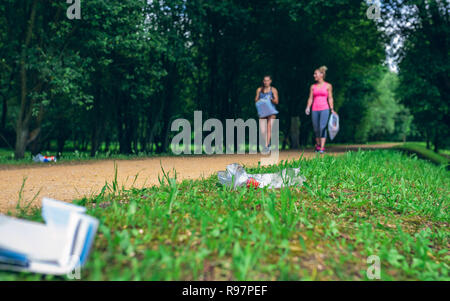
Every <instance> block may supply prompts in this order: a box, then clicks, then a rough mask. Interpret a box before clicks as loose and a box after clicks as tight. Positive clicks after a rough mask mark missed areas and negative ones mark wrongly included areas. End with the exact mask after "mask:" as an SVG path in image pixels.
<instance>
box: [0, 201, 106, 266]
mask: <svg viewBox="0 0 450 301" xmlns="http://www.w3.org/2000/svg"><path fill="white" fill-rule="evenodd" d="M85 212H86V209H85V208H83V207H80V206H75V205H73V204H68V203H64V202H60V201H57V200H52V199H49V198H44V199H43V200H42V217H43V218H44V220H45V224H42V223H36V222H30V221H25V220H21V219H17V218H13V217H8V216H4V215H0V269H6V270H13V271H28V272H34V273H42V274H54V275H64V274H68V273H70V272H72V271H73V270H74V269H75V268H77V267H80V266H82V265H84V264H85V263H86V260H87V256H88V254H89V251H90V249H91V246H92V243H93V241H94V237H95V233H96V232H97V227H98V220H97V219H95V218H93V217H90V216H88V215H85V214H84V213H85Z"/></svg>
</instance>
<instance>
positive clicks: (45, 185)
mask: <svg viewBox="0 0 450 301" xmlns="http://www.w3.org/2000/svg"><path fill="white" fill-rule="evenodd" d="M396 145H397V144H394V143H392V144H376V145H352V146H334V147H331V148H330V149H329V150H328V154H331V155H339V154H342V153H344V152H346V151H350V150H357V149H358V148H363V149H375V148H391V147H394V146H396ZM300 154H301V152H300V151H286V152H281V153H280V158H279V160H293V159H298V158H299V157H300ZM313 156H315V154H314V153H313V152H312V151H311V150H306V151H305V153H304V157H306V158H310V157H313ZM260 158H261V155H216V156H191V157H156V158H148V159H141V160H118V161H115V162H117V167H118V175H117V178H118V183H119V185H120V186H122V185H124V186H125V187H127V188H129V187H131V186H133V182H134V180H135V176H136V175H137V174H139V176H138V177H137V179H136V181H135V183H134V187H145V186H151V185H154V184H158V175H160V174H161V165H162V167H163V168H164V169H165V170H166V171H170V170H172V169H173V168H174V169H176V171H177V176H178V179H179V180H183V179H197V178H201V177H208V176H210V175H212V174H215V173H216V172H218V171H219V170H224V169H225V167H226V166H227V165H228V164H231V163H235V162H237V163H241V164H244V165H247V166H255V165H257V164H258V161H259V160H260ZM25 177H26V178H27V179H26V182H25V186H24V189H23V201H22V202H28V201H30V200H32V199H33V197H34V196H35V195H36V194H37V193H39V195H38V197H37V198H36V200H35V201H34V203H33V206H39V205H40V202H41V199H42V197H44V196H47V197H51V198H55V199H58V200H63V201H71V200H74V199H79V198H82V197H83V196H92V195H95V194H98V193H99V192H100V190H101V188H102V187H103V186H104V185H105V182H106V181H107V182H109V183H111V181H112V180H113V179H114V161H113V160H106V161H85V162H80V163H79V164H78V163H76V164H74V163H63V164H52V165H41V166H13V165H3V166H0V179H2V181H0V213H5V212H7V211H8V210H9V209H13V208H15V206H16V204H17V201H18V198H19V191H20V188H21V186H22V183H23V179H24V178H25Z"/></svg>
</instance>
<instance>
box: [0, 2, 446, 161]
mask: <svg viewBox="0 0 450 301" xmlns="http://www.w3.org/2000/svg"><path fill="white" fill-rule="evenodd" d="M81 6H82V10H81V17H82V18H81V20H69V19H68V18H67V17H66V9H67V7H68V5H67V4H66V3H65V1H44V0H33V1H29V0H4V1H2V3H1V4H0V64H1V68H0V101H1V106H0V107H1V109H0V112H1V115H0V146H2V147H9V148H11V149H14V150H15V157H16V158H17V159H19V158H23V156H24V154H25V151H26V150H30V151H31V153H33V154H35V153H37V152H40V151H42V150H43V149H49V148H52V149H53V150H56V151H57V152H58V153H61V152H63V151H64V150H74V149H77V150H84V151H86V150H89V151H90V153H91V155H95V154H96V153H97V152H99V151H101V152H120V153H122V154H130V153H140V152H143V153H162V152H168V151H169V142H170V138H171V135H173V134H172V133H171V131H170V125H171V121H172V120H174V119H176V118H180V117H183V118H187V119H193V111H194V110H202V111H203V117H204V119H205V118H217V119H220V120H225V119H227V118H233V119H237V118H243V119H248V118H256V110H255V107H254V102H253V98H254V94H255V90H256V88H257V87H258V85H260V81H261V78H262V76H263V75H264V74H266V73H270V74H272V75H273V77H274V85H275V86H276V87H277V88H278V90H279V91H280V100H281V101H280V106H279V110H280V115H279V118H280V131H281V133H280V134H281V139H282V140H281V142H282V146H283V147H296V146H297V145H295V143H294V144H292V143H291V139H292V138H293V137H292V135H291V133H290V131H291V130H292V127H291V121H292V120H293V119H294V118H296V117H300V121H301V122H300V125H299V126H300V131H298V130H296V131H294V132H299V133H300V137H297V138H300V139H296V137H294V139H292V141H295V140H299V141H300V143H301V144H303V145H305V144H309V143H310V142H311V139H312V131H311V122H310V119H309V118H308V117H307V116H305V114H304V108H305V105H306V99H307V97H308V92H309V87H310V84H312V81H313V79H312V73H313V71H314V69H315V68H317V67H318V66H320V65H327V66H328V67H329V70H330V71H329V76H328V78H327V80H328V81H329V82H331V83H332V84H333V85H334V90H335V101H336V108H337V111H338V112H339V113H340V114H341V117H342V131H341V134H340V135H339V136H338V142H350V141H352V142H353V141H357V142H365V141H368V140H370V139H382V140H399V139H405V138H406V137H407V136H408V135H410V134H411V133H412V131H411V128H413V126H411V116H410V113H409V110H408V108H409V107H410V105H409V103H408V102H407V101H404V106H405V107H404V106H403V105H400V104H399V103H398V101H397V97H396V94H395V93H394V92H393V91H394V90H395V89H396V86H397V84H396V82H397V80H396V79H395V78H396V75H395V74H392V73H390V72H389V71H387V69H386V68H385V67H382V64H383V62H384V61H385V45H384V32H383V31H382V30H381V29H380V24H379V22H377V21H375V20H371V19H369V18H368V17H367V15H366V11H367V8H368V5H367V4H366V3H365V2H361V1H359V0H350V1H348V0H345V1H344V0H339V1H322V0H308V1H294V0H248V1H237V0H225V1H224V0H214V1H205V0H190V1H185V0H161V1H145V0H127V1H118V0H114V1H97V0H84V1H82V2H81ZM424 51H425V50H424ZM406 61H407V60H406V59H405V60H403V62H406ZM402 64H406V63H402ZM447 67H448V66H447ZM402 68H403V66H402ZM404 74H406V73H401V78H400V85H403V84H404V83H405V82H406V80H407V79H405V75H404ZM441 74H442V71H441ZM415 86H416V87H418V88H419V87H421V86H419V85H415ZM393 89H394V90H393ZM417 90H418V91H419V89H417ZM420 91H422V90H420ZM432 91H435V90H432ZM435 92H436V93H438V92H437V91H435ZM417 93H419V92H417ZM433 93H434V92H433ZM412 97H413V96H408V99H411V98H412ZM421 101H424V102H428V101H430V98H422V100H421ZM414 107H415V106H414ZM414 107H413V109H412V110H413V111H412V113H413V114H414V116H415V117H416V116H417V117H416V120H417V121H418V122H421V120H422V119H420V116H419V115H420V112H417V111H416V110H415V109H414ZM372 109H373V110H372ZM447 112H448V111H447ZM442 114H443V115H442V116H444V115H445V110H444V111H442ZM447 115H448V114H447ZM424 135H425V134H424Z"/></svg>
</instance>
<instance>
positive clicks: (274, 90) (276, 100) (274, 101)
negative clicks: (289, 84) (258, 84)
mask: <svg viewBox="0 0 450 301" xmlns="http://www.w3.org/2000/svg"><path fill="white" fill-rule="evenodd" d="M272 93H273V99H272V102H273V103H274V104H276V105H277V104H278V103H279V99H278V90H277V89H275V88H272Z"/></svg>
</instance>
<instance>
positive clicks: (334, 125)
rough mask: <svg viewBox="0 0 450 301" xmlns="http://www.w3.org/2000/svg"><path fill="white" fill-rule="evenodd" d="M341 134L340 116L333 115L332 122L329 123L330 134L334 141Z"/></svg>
mask: <svg viewBox="0 0 450 301" xmlns="http://www.w3.org/2000/svg"><path fill="white" fill-rule="evenodd" d="M338 132H339V115H338V114H337V113H332V114H331V117H330V121H329V122H328V134H330V138H331V140H333V139H334V138H335V137H336V135H337V134H338Z"/></svg>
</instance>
